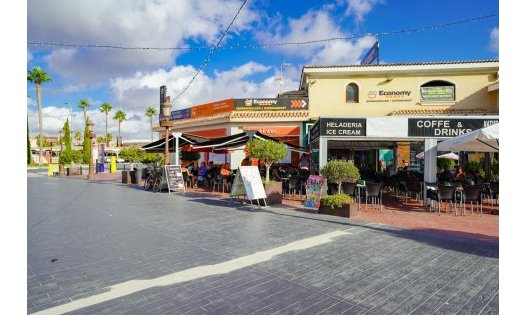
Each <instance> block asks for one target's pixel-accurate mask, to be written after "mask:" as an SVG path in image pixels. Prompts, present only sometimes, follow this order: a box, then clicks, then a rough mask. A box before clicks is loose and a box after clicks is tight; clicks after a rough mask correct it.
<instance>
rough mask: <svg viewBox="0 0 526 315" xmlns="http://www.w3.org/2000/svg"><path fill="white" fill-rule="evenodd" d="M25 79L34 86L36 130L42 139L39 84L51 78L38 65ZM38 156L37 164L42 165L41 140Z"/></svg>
mask: <svg viewBox="0 0 526 315" xmlns="http://www.w3.org/2000/svg"><path fill="white" fill-rule="evenodd" d="M27 81H29V82H31V83H34V84H35V87H36V92H37V104H38V132H39V135H40V139H42V137H43V135H42V99H41V95H40V85H41V84H42V83H46V82H49V81H51V78H50V77H49V76H48V75H47V73H46V72H45V71H44V70H42V69H40V67H35V68H33V71H28V72H27ZM39 147H40V158H39V159H38V166H40V165H42V158H43V152H44V151H43V147H42V141H40V145H39Z"/></svg>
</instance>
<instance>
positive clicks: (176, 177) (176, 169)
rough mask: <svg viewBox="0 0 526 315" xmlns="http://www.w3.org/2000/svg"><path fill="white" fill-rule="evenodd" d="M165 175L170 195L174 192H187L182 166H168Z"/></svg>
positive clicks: (165, 168)
mask: <svg viewBox="0 0 526 315" xmlns="http://www.w3.org/2000/svg"><path fill="white" fill-rule="evenodd" d="M164 173H165V174H166V183H167V184H168V193H170V191H172V190H174V191H185V187H184V180H183V172H182V170H181V165H166V166H165V167H164Z"/></svg>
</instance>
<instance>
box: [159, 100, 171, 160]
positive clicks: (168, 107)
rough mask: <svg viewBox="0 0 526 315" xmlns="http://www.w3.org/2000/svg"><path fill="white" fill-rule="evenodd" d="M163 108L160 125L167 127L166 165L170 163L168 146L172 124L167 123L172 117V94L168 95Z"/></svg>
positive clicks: (165, 136)
mask: <svg viewBox="0 0 526 315" xmlns="http://www.w3.org/2000/svg"><path fill="white" fill-rule="evenodd" d="M162 110H163V116H164V117H163V121H161V123H160V125H161V127H165V131H164V165H169V164H170V151H169V148H168V138H169V132H170V126H169V125H168V124H167V123H168V121H167V120H168V119H169V117H170V112H171V110H172V104H171V103H170V96H167V97H166V101H165V102H164V104H163V105H162Z"/></svg>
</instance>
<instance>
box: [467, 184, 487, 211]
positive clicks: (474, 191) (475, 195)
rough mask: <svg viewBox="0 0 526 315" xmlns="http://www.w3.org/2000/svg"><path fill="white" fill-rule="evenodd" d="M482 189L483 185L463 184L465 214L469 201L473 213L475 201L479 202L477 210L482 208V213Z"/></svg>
mask: <svg viewBox="0 0 526 315" xmlns="http://www.w3.org/2000/svg"><path fill="white" fill-rule="evenodd" d="M482 189H483V187H482V185H474V186H462V195H463V198H462V203H463V207H462V211H463V213H464V215H465V211H466V202H467V201H469V203H470V204H471V214H473V202H475V203H476V204H477V211H478V210H479V209H480V215H482Z"/></svg>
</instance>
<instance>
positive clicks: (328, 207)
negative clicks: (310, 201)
mask: <svg viewBox="0 0 526 315" xmlns="http://www.w3.org/2000/svg"><path fill="white" fill-rule="evenodd" d="M353 202H354V200H353V198H352V197H351V196H349V195H347V194H342V193H338V194H335V195H331V196H329V195H325V196H322V197H321V200H320V208H319V210H318V213H319V214H329V215H335V216H339V217H344V218H350V217H353V216H356V215H357V209H356V208H355V207H351V203H353Z"/></svg>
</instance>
